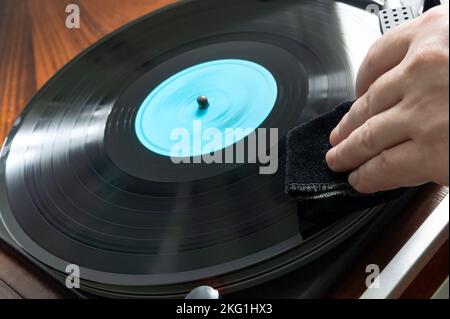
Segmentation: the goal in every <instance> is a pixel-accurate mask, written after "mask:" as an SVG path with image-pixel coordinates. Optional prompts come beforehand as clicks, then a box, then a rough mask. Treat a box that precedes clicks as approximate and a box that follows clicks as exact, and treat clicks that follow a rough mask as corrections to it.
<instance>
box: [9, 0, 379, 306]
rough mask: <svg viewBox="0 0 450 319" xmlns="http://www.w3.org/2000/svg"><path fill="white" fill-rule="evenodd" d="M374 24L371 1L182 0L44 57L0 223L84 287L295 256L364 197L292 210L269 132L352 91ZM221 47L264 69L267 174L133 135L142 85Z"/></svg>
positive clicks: (365, 215)
mask: <svg viewBox="0 0 450 319" xmlns="http://www.w3.org/2000/svg"><path fill="white" fill-rule="evenodd" d="M379 36H380V31H379V28H378V21H377V18H376V17H375V16H373V15H371V14H370V13H367V12H365V11H364V10H362V9H359V8H356V7H353V6H351V5H349V4H344V3H342V2H338V1H326V0H320V1H318V0H311V1H307V0H304V1H299V0H277V1H258V0H204V1H202V0H197V1H181V2H180V3H177V4H175V5H173V6H170V7H168V8H165V9H163V10H160V11H157V12H155V13H152V14H150V15H148V16H145V17H143V18H141V19H139V20H137V21H135V22H133V23H131V24H129V25H127V26H125V27H124V28H122V29H120V30H118V31H116V32H115V33H113V34H111V35H110V36H108V37H106V38H105V39H103V40H101V41H100V42H99V43H97V44H96V45H94V46H93V47H91V48H89V49H88V50H86V51H85V52H83V53H82V54H81V55H79V56H78V57H77V58H76V59H74V60H73V61H72V62H70V63H69V64H68V65H67V66H66V67H64V68H63V69H62V70H61V71H59V72H58V73H57V74H56V75H55V76H54V77H53V78H52V79H51V80H50V81H49V82H48V83H47V84H46V85H45V86H44V87H43V88H42V89H41V90H40V92H39V93H38V94H37V95H36V96H35V97H34V98H33V100H32V101H31V102H30V103H29V105H28V106H27V107H26V109H25V111H24V112H23V113H22V115H21V116H20V117H19V118H18V120H17V121H16V123H15V125H14V128H13V130H12V131H11V133H10V135H9V137H8V138H7V141H6V142H5V144H4V148H3V151H2V154H1V163H0V165H1V167H0V209H1V217H2V221H3V223H4V226H5V227H6V228H7V229H8V232H9V234H10V236H11V237H12V238H13V239H14V241H15V243H16V244H17V245H19V246H20V247H21V248H22V249H23V250H24V251H25V252H26V253H27V254H29V255H30V256H31V257H32V258H35V259H36V260H38V261H39V262H41V263H42V264H44V265H45V266H46V267H48V268H49V269H51V270H53V271H55V273H56V274H57V276H59V277H61V278H62V280H63V278H64V275H65V269H66V266H67V265H68V264H76V265H79V266H80V269H81V278H82V281H83V282H82V285H83V288H85V289H86V290H89V291H93V292H95V293H97V294H101V295H110V296H116V295H117V296H118V295H121V294H122V295H136V296H140V295H142V296H154V297H158V296H159V297H161V296H183V295H185V294H186V293H187V292H188V291H189V290H190V289H192V288H194V287H196V286H199V285H201V284H209V285H211V286H214V287H216V288H219V289H221V290H222V291H224V292H231V291H237V290H241V289H243V288H245V287H248V286H251V285H254V284H255V283H259V282H262V281H267V280H269V279H271V278H274V277H276V276H279V275H281V274H283V273H285V272H287V271H289V270H290V269H294V268H298V267H299V266H301V265H303V264H305V263H307V262H308V261H310V260H313V259H314V258H316V257H317V256H320V255H321V254H323V253H325V252H326V251H327V250H329V249H331V248H332V247H334V246H335V245H337V244H338V243H339V242H341V241H342V240H343V239H345V238H347V237H348V236H349V235H350V234H351V233H353V232H354V231H355V230H356V229H358V228H359V227H360V226H361V225H363V224H364V223H366V222H367V221H369V220H370V218H371V217H372V216H373V215H374V214H376V212H377V209H373V210H368V211H364V212H358V213H354V214H351V215H348V216H346V217H345V218H342V219H341V220H339V221H338V222H336V223H334V224H333V225H331V226H327V227H321V228H320V231H317V229H316V228H314V227H316V226H315V225H311V224H309V223H308V222H307V221H303V220H301V218H300V217H299V214H298V212H297V206H296V203H295V201H293V200H290V199H288V198H287V197H286V195H285V194H284V155H285V154H284V153H285V150H284V139H285V136H286V134H287V132H288V131H289V130H290V129H292V128H293V127H294V126H296V125H298V124H300V123H302V122H305V121H308V120H310V119H312V118H314V117H316V116H317V115H319V114H322V113H324V112H327V111H328V110H330V109H331V108H332V107H334V106H335V105H337V104H338V103H340V102H342V101H344V100H350V99H352V98H354V87H353V85H354V78H355V71H356V68H357V66H358V65H359V63H360V61H361V60H362V58H363V56H364V53H365V51H366V50H367V49H368V47H369V46H370V44H371V43H372V42H373V41H374V40H375V39H376V38H378V37H379ZM220 59H241V60H247V61H251V62H254V63H257V64H258V65H261V66H263V67H264V68H266V69H267V70H269V71H270V72H271V73H272V74H273V76H274V78H275V79H276V82H277V90H278V95H277V100H276V102H275V106H274V108H273V110H272V111H271V112H270V114H269V115H268V116H267V118H265V120H264V122H263V123H262V124H261V125H260V128H278V130H279V140H278V146H279V167H278V171H277V173H276V174H273V175H261V174H259V167H258V165H256V164H226V165H223V164H213V165H206V164H200V163H199V164H189V165H175V164H174V163H173V162H172V161H171V160H170V158H168V157H166V156H162V155H160V154H157V153H155V152H152V151H150V150H148V149H147V148H145V147H144V146H143V145H142V143H140V142H139V139H138V138H137V136H136V131H135V127H134V123H135V121H136V116H137V113H138V109H139V106H140V105H141V104H142V103H143V100H144V99H145V98H146V97H147V96H148V94H149V92H151V91H152V90H154V89H155V88H156V87H157V86H158V85H159V84H161V83H162V82H163V81H165V80H166V79H168V78H169V77H171V76H173V75H174V74H176V73H177V72H180V71H182V70H184V69H186V68H189V67H192V66H194V65H198V64H200V63H206V62H208V61H215V60H220ZM230 81H232V79H230ZM231 147H233V146H231ZM315 229H316V230H315Z"/></svg>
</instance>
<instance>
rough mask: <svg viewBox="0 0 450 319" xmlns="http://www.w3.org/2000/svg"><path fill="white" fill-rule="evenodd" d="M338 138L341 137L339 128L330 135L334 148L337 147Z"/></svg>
mask: <svg viewBox="0 0 450 319" xmlns="http://www.w3.org/2000/svg"><path fill="white" fill-rule="evenodd" d="M338 137H339V126H336V127H335V128H334V130H333V131H331V134H330V144H331V145H332V146H336V140H337V139H338Z"/></svg>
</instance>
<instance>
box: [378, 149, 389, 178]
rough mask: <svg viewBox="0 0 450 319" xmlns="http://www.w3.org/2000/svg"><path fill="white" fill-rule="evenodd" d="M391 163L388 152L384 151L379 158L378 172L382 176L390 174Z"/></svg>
mask: <svg viewBox="0 0 450 319" xmlns="http://www.w3.org/2000/svg"><path fill="white" fill-rule="evenodd" d="M389 168H390V163H389V158H388V155H387V153H386V151H383V152H382V153H381V154H380V155H379V158H378V167H377V170H378V172H379V173H381V174H385V173H388V172H389Z"/></svg>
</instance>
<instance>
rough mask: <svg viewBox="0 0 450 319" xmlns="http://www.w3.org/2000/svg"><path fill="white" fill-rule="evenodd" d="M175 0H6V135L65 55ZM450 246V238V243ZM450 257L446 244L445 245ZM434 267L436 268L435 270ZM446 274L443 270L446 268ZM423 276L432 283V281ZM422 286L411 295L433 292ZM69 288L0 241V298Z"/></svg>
mask: <svg viewBox="0 0 450 319" xmlns="http://www.w3.org/2000/svg"><path fill="white" fill-rule="evenodd" d="M171 2H174V0H127V1H123V0H77V1H73V0H0V140H3V139H4V138H5V136H6V134H7V132H8V131H9V129H10V128H11V127H12V124H13V122H14V120H15V118H16V116H17V115H18V114H19V112H20V111H21V110H22V108H23V107H24V106H25V105H26V103H27V101H28V100H29V99H30V98H31V97H32V95H33V94H34V93H35V92H36V91H37V90H38V89H39V88H40V87H41V86H42V85H43V84H44V83H45V82H46V81H47V80H48V79H49V78H50V77H51V76H52V75H53V74H54V73H55V72H56V71H57V70H58V69H59V68H61V67H62V66H63V65H64V64H65V63H66V62H67V61H69V60H70V59H71V58H73V57H74V56H75V55H76V54H78V53H79V52H80V51H82V50H83V49H85V48H86V47H88V46H89V45H90V44H92V43H94V42H95V41H96V40H98V39H100V38H101V37H102V36H104V35H106V34H108V33H110V32H111V31H113V30H115V29H117V28H118V27H120V26H122V25H123V24H124V23H126V22H128V21H131V20H133V19H135V18H137V17H139V16H142V15H144V14H145V13H148V12H150V11H151V10H154V9H157V8H160V7H162V6H164V5H166V4H169V3H171ZM69 3H76V4H79V5H80V8H81V28H80V29H72V30H69V29H67V28H66V27H65V19H66V15H67V14H66V13H65V8H66V5H67V4H69ZM441 197H442V190H441V189H439V188H437V187H430V188H428V190H427V191H426V192H425V193H424V194H423V195H422V196H420V198H418V199H417V200H416V201H415V202H414V203H411V205H410V207H409V208H408V210H406V211H405V212H404V213H403V214H402V216H400V218H398V219H397V220H396V221H395V223H393V224H392V225H391V228H390V229H389V230H387V231H386V233H385V234H384V236H383V238H382V239H381V240H380V241H379V242H377V243H375V244H374V245H373V247H371V249H370V250H369V251H368V252H367V254H365V255H364V256H362V257H361V259H360V260H358V261H356V264H355V265H354V266H353V267H352V268H351V269H350V270H349V272H348V274H347V275H346V276H344V278H343V279H342V281H341V282H340V283H339V284H338V285H337V286H336V289H335V291H333V292H332V294H331V295H330V297H332V298H357V297H358V296H359V295H360V294H361V293H362V291H363V289H364V286H363V285H364V282H365V271H364V270H365V266H366V265H367V264H369V263H370V264H372V263H378V264H379V265H381V266H383V265H386V264H387V262H388V261H389V260H390V258H392V257H393V256H394V255H395V253H396V252H397V251H398V249H399V248H400V247H401V246H402V245H403V243H404V242H406V241H407V239H408V238H409V237H410V236H411V235H412V234H413V233H414V231H415V230H416V229H417V228H418V227H419V226H420V224H421V223H422V222H423V220H424V219H425V218H426V216H427V215H428V214H429V213H430V211H431V209H432V207H433V206H435V205H436V203H437V202H438V201H439V199H440V198H441ZM447 245H448V244H447ZM440 254H441V255H442V256H440V257H441V258H440V259H439V261H437V262H436V265H437V266H436V267H438V268H439V269H441V268H442V267H446V269H445V272H446V273H447V274H448V263H447V266H445V264H444V265H442V257H445V258H446V259H447V261H448V249H447V250H441V252H440ZM432 270H433V271H432V272H433V273H435V272H436V271H435V270H436V268H433V269H432ZM441 273H442V271H441ZM426 278H428V277H426ZM426 278H425V279H423V278H422V279H420V280H422V282H425V283H426V282H427V279H426ZM427 294H428V293H423V289H420V283H419V288H415V290H413V289H412V290H411V291H408V295H407V297H416V298H418V297H427V296H428V295H427ZM64 297H68V294H67V292H66V291H65V290H63V289H61V288H60V287H58V286H57V285H56V284H55V283H54V281H53V280H51V279H50V278H48V277H47V276H46V275H45V274H43V273H42V272H41V271H39V270H38V269H36V268H35V267H33V266H31V265H29V264H28V263H26V262H25V261H24V260H23V259H22V258H21V257H19V256H18V255H17V254H15V253H14V252H12V251H11V250H10V249H7V248H6V247H5V246H4V245H3V246H2V245H0V298H64Z"/></svg>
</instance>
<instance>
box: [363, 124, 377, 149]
mask: <svg viewBox="0 0 450 319" xmlns="http://www.w3.org/2000/svg"><path fill="white" fill-rule="evenodd" d="M360 143H361V145H362V146H363V147H364V148H365V149H369V150H370V149H372V148H373V146H374V145H373V132H372V127H371V125H370V123H369V122H366V123H365V124H364V125H363V127H362V128H361V135H360Z"/></svg>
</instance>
